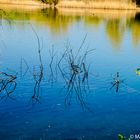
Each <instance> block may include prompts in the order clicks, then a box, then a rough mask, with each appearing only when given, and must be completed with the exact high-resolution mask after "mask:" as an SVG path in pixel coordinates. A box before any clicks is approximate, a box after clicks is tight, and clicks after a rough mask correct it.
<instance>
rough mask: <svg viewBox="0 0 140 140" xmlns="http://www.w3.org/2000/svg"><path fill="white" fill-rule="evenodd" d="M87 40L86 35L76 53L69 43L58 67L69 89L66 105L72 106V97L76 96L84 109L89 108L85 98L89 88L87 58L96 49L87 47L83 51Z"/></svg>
mask: <svg viewBox="0 0 140 140" xmlns="http://www.w3.org/2000/svg"><path fill="white" fill-rule="evenodd" d="M85 40H86V36H85V38H84V40H83V41H82V44H81V46H80V47H79V48H78V50H77V51H76V53H74V51H73V49H72V48H71V47H70V46H69V45H68V46H67V47H66V49H65V51H64V53H63V54H62V57H61V58H60V60H59V62H58V68H59V71H60V73H61V75H62V77H63V79H64V81H65V86H64V87H66V89H67V91H66V97H65V105H66V106H70V105H71V100H72V97H73V96H76V99H77V101H78V102H79V103H80V105H81V107H82V109H85V108H86V109H89V107H88V106H87V103H86V102H85V100H84V98H85V97H84V96H85V93H86V91H87V90H89V85H88V79H89V65H87V63H86V58H87V56H88V55H89V53H91V52H93V50H94V49H90V50H89V49H88V47H87V48H86V50H85V51H83V49H84V42H85ZM82 88H83V89H82ZM83 91H84V92H83Z"/></svg>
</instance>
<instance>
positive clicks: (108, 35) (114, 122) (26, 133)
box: [0, 13, 140, 140]
mask: <svg viewBox="0 0 140 140" xmlns="http://www.w3.org/2000/svg"><path fill="white" fill-rule="evenodd" d="M50 14H51V13H50ZM67 18H68V17H66V19H67ZM86 18H87V17H81V18H80V19H75V18H70V17H69V18H68V20H67V22H68V23H70V24H69V25H68V24H67V25H68V28H67V29H66V32H64V31H63V32H61V31H60V32H57V33H56V34H55V32H54V30H53V33H52V30H51V29H52V27H54V25H52V26H51V24H50V23H52V22H53V20H52V19H51V18H50V19H49V18H48V19H46V20H44V21H42V22H43V24H41V22H40V21H39V22H37V19H38V18H37V17H36V20H34V18H33V19H30V23H31V24H32V26H33V27H34V29H35V31H36V32H37V34H38V36H39V37H40V40H41V41H43V49H42V51H41V53H42V63H43V65H44V78H43V81H42V83H41V91H42V92H41V97H42V98H41V103H42V104H37V106H35V107H34V108H31V105H30V104H29V99H30V97H31V96H32V93H33V88H34V83H35V82H34V80H33V76H32V75H31V74H30V72H28V73H27V75H26V76H25V77H24V78H20V77H18V78H17V80H16V81H17V88H16V90H15V92H14V93H13V94H12V96H13V97H14V98H15V99H16V100H14V101H13V100H10V99H8V100H7V102H4V101H2V102H0V106H1V109H0V118H1V119H0V120H1V121H0V124H1V129H0V139H4V140H11V139H12V140H18V139H25V140H26V139H35V140H36V139H43V140H44V139H53V138H54V139H58V138H59V139H64V138H65V139H68V138H73V139H74V138H75V139H81V138H82V139H86V138H87V139H90V138H91V139H97V140H100V139H103V138H104V139H106V140H112V139H113V140H117V135H118V134H119V133H123V134H124V135H129V134H131V133H137V132H138V129H139V126H138V125H137V124H139V123H140V121H139V117H140V116H139V113H140V112H139V105H140V104H139V98H140V95H139V90H140V87H139V81H140V77H139V76H137V75H136V74H135V71H134V70H135V69H136V68H138V67H139V66H140V64H139V59H140V55H139V51H140V50H139V49H140V48H139V45H140V44H139V43H137V42H133V41H135V39H136V40H137V38H139V26H140V25H139V22H138V21H135V20H134V18H132V20H131V19H127V17H126V23H125V24H124V25H125V26H124V25H123V28H121V27H122V25H121V24H122V22H121V21H116V20H115V19H114V20H111V21H107V20H106V19H100V20H101V21H100V22H99V25H98V26H97V25H95V24H93V25H92V22H90V24H86V20H85V19H86ZM49 20H50V21H49ZM57 20H58V21H59V22H60V20H59V17H57ZM61 20H62V22H63V21H66V20H65V16H61ZM45 23H46V24H45ZM60 23H61V22H60ZM97 23H98V22H97V21H96V24H97ZM46 25H47V26H46ZM59 25H60V24H59ZM62 25H63V23H62ZM65 25H66V24H65ZM118 26H119V29H118ZM59 27H60V26H59ZM0 28H1V29H0V35H1V38H2V40H3V41H4V43H5V45H3V42H1V44H0V46H1V56H0V58H1V61H0V63H1V70H2V71H7V72H11V70H14V71H16V72H18V75H20V62H21V57H22V58H24V59H25V60H26V61H27V63H28V65H29V67H30V70H31V71H33V66H37V67H39V59H38V58H39V56H38V53H37V49H38V46H37V39H36V36H35V34H34V32H33V30H32V28H31V25H30V24H29V21H24V24H23V21H22V20H21V19H20V20H14V21H12V22H11V24H8V23H7V21H5V20H3V21H2V26H1V27H0ZM56 28H57V27H56ZM61 28H63V26H61ZM64 28H65V27H64ZM121 32H123V35H122V33H121ZM86 34H87V38H86V41H85V44H84V46H88V45H89V48H95V50H94V51H93V54H92V55H89V57H88V59H87V62H88V63H90V64H91V66H90V72H91V73H92V75H91V76H90V77H89V80H90V83H89V86H90V92H89V93H88V95H87V97H86V98H85V99H86V102H87V103H88V104H89V106H90V108H91V109H92V110H93V112H92V113H91V112H88V111H87V110H86V111H85V112H83V111H82V109H81V107H80V104H79V103H78V102H77V101H76V99H74V98H72V104H71V107H70V108H67V109H65V106H64V99H65V93H66V89H64V90H63V92H61V93H60V92H59V91H60V89H61V88H62V87H63V82H62V81H63V80H62V79H59V80H58V81H59V82H57V83H55V84H54V86H51V85H50V84H49V82H48V77H49V72H48V71H50V70H49V66H48V64H49V63H50V56H49V50H50V49H51V46H52V45H54V48H55V51H56V52H57V55H58V58H59V57H60V56H59V55H60V52H63V51H64V46H65V44H66V42H67V40H69V42H70V44H71V46H72V49H73V50H74V52H75V50H77V49H78V48H79V46H80V44H81V42H82V40H83V38H84V37H85V35H86ZM117 37H118V38H117ZM112 38H113V40H111V39H112ZM115 38H116V41H120V42H117V43H114V41H115V40H114V39H115ZM119 38H121V39H119ZM56 59H57V58H56ZM56 59H55V60H56ZM24 65H25V64H24ZM7 68H8V69H9V70H7ZM116 72H120V77H121V78H122V80H123V79H124V84H121V85H120V89H119V92H118V93H116V92H115V89H114V88H113V89H112V90H110V87H111V84H110V83H111V82H112V75H114V74H116ZM12 73H14V72H12ZM59 74H60V73H59ZM58 77H59V78H60V77H61V76H60V75H58ZM5 130H6V131H5Z"/></svg>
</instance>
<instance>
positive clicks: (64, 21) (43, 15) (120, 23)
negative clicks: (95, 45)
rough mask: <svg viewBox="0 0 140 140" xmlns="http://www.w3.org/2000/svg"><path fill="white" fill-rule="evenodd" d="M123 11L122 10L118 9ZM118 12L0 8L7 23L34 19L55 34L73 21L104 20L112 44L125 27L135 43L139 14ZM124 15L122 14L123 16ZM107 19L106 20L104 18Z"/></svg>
mask: <svg viewBox="0 0 140 140" xmlns="http://www.w3.org/2000/svg"><path fill="white" fill-rule="evenodd" d="M120 12H124V11H120ZM120 12H119V11H118V12H113V11H107V10H106V11H105V13H103V11H98V12H97V13H95V14H94V13H93V14H91V13H90V14H87V15H86V14H80V13H79V14H76V13H75V14H70V13H67V12H66V13H65V11H64V13H63V11H59V10H57V9H56V8H48V9H42V10H37V11H33V12H32V11H17V10H2V9H1V10H0V15H1V18H4V19H6V20H7V21H8V22H9V24H15V22H13V23H12V20H19V19H20V20H23V23H22V22H20V24H22V26H24V20H34V21H36V22H37V23H38V24H40V25H44V26H48V27H49V28H50V29H51V32H52V33H53V34H55V35H60V32H63V33H64V32H66V31H67V29H68V27H69V26H71V24H72V23H74V22H81V21H84V22H85V24H86V26H89V25H90V27H91V26H99V25H101V23H103V22H102V21H105V22H104V24H105V26H106V33H107V35H108V37H109V39H110V40H111V41H112V42H113V43H114V44H115V45H112V46H115V47H116V46H118V45H119V44H120V43H121V42H122V39H123V34H124V31H126V29H127V28H129V29H130V31H131V33H132V39H133V41H134V43H135V44H137V43H138V40H139V38H140V32H139V29H140V28H139V27H140V23H139V14H138V13H136V12H135V11H134V12H128V13H125V12H124V14H123V13H122V14H120ZM123 15H124V16H123ZM106 19H107V20H106Z"/></svg>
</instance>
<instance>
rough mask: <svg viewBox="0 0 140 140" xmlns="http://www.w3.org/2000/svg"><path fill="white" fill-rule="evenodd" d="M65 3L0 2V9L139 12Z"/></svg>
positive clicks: (133, 8) (139, 8) (136, 9)
mask: <svg viewBox="0 0 140 140" xmlns="http://www.w3.org/2000/svg"><path fill="white" fill-rule="evenodd" d="M66 3H67V2H66ZM66 3H64V2H60V3H59V4H58V5H56V6H50V5H47V4H43V3H41V2H39V1H30V0H29V1H26V2H23V1H22V2H21V3H20V2H17V1H13V2H2V0H0V8H1V7H5V6H6V7H7V5H8V7H11V8H16V9H20V8H22V9H43V8H57V9H58V10H59V9H60V10H61V9H63V10H64V9H66V10H67V9H69V11H73V10H77V11H79V10H83V11H85V10H86V11H87V10H89V11H90V10H112V11H115V10H116V11H117V10H121V11H123V10H124V11H127V10H128V11H129V10H130V11H131V10H134V11H138V12H140V7H135V6H134V7H130V8H117V7H115V8H112V7H106V8H105V7H104V8H103V5H102V6H99V5H98V6H97V3H96V6H95V7H92V6H91V5H90V6H89V5H87V6H86V5H83V4H82V5H81V4H80V2H77V4H78V3H79V5H78V6H74V5H75V4H72V3H70V2H68V4H66Z"/></svg>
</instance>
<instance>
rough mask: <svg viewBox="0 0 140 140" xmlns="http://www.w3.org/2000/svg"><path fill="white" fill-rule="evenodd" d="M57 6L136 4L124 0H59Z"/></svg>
mask: <svg viewBox="0 0 140 140" xmlns="http://www.w3.org/2000/svg"><path fill="white" fill-rule="evenodd" d="M58 7H66V8H94V9H136V4H135V3H132V2H125V1H124V0H123V1H122V0H118V1H113V0H104V1H101V0H97V1H95V0H94V1H86V2H85V1H84V0H79V1H78V0H71V1H70V0H61V1H60V2H59V4H58Z"/></svg>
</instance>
